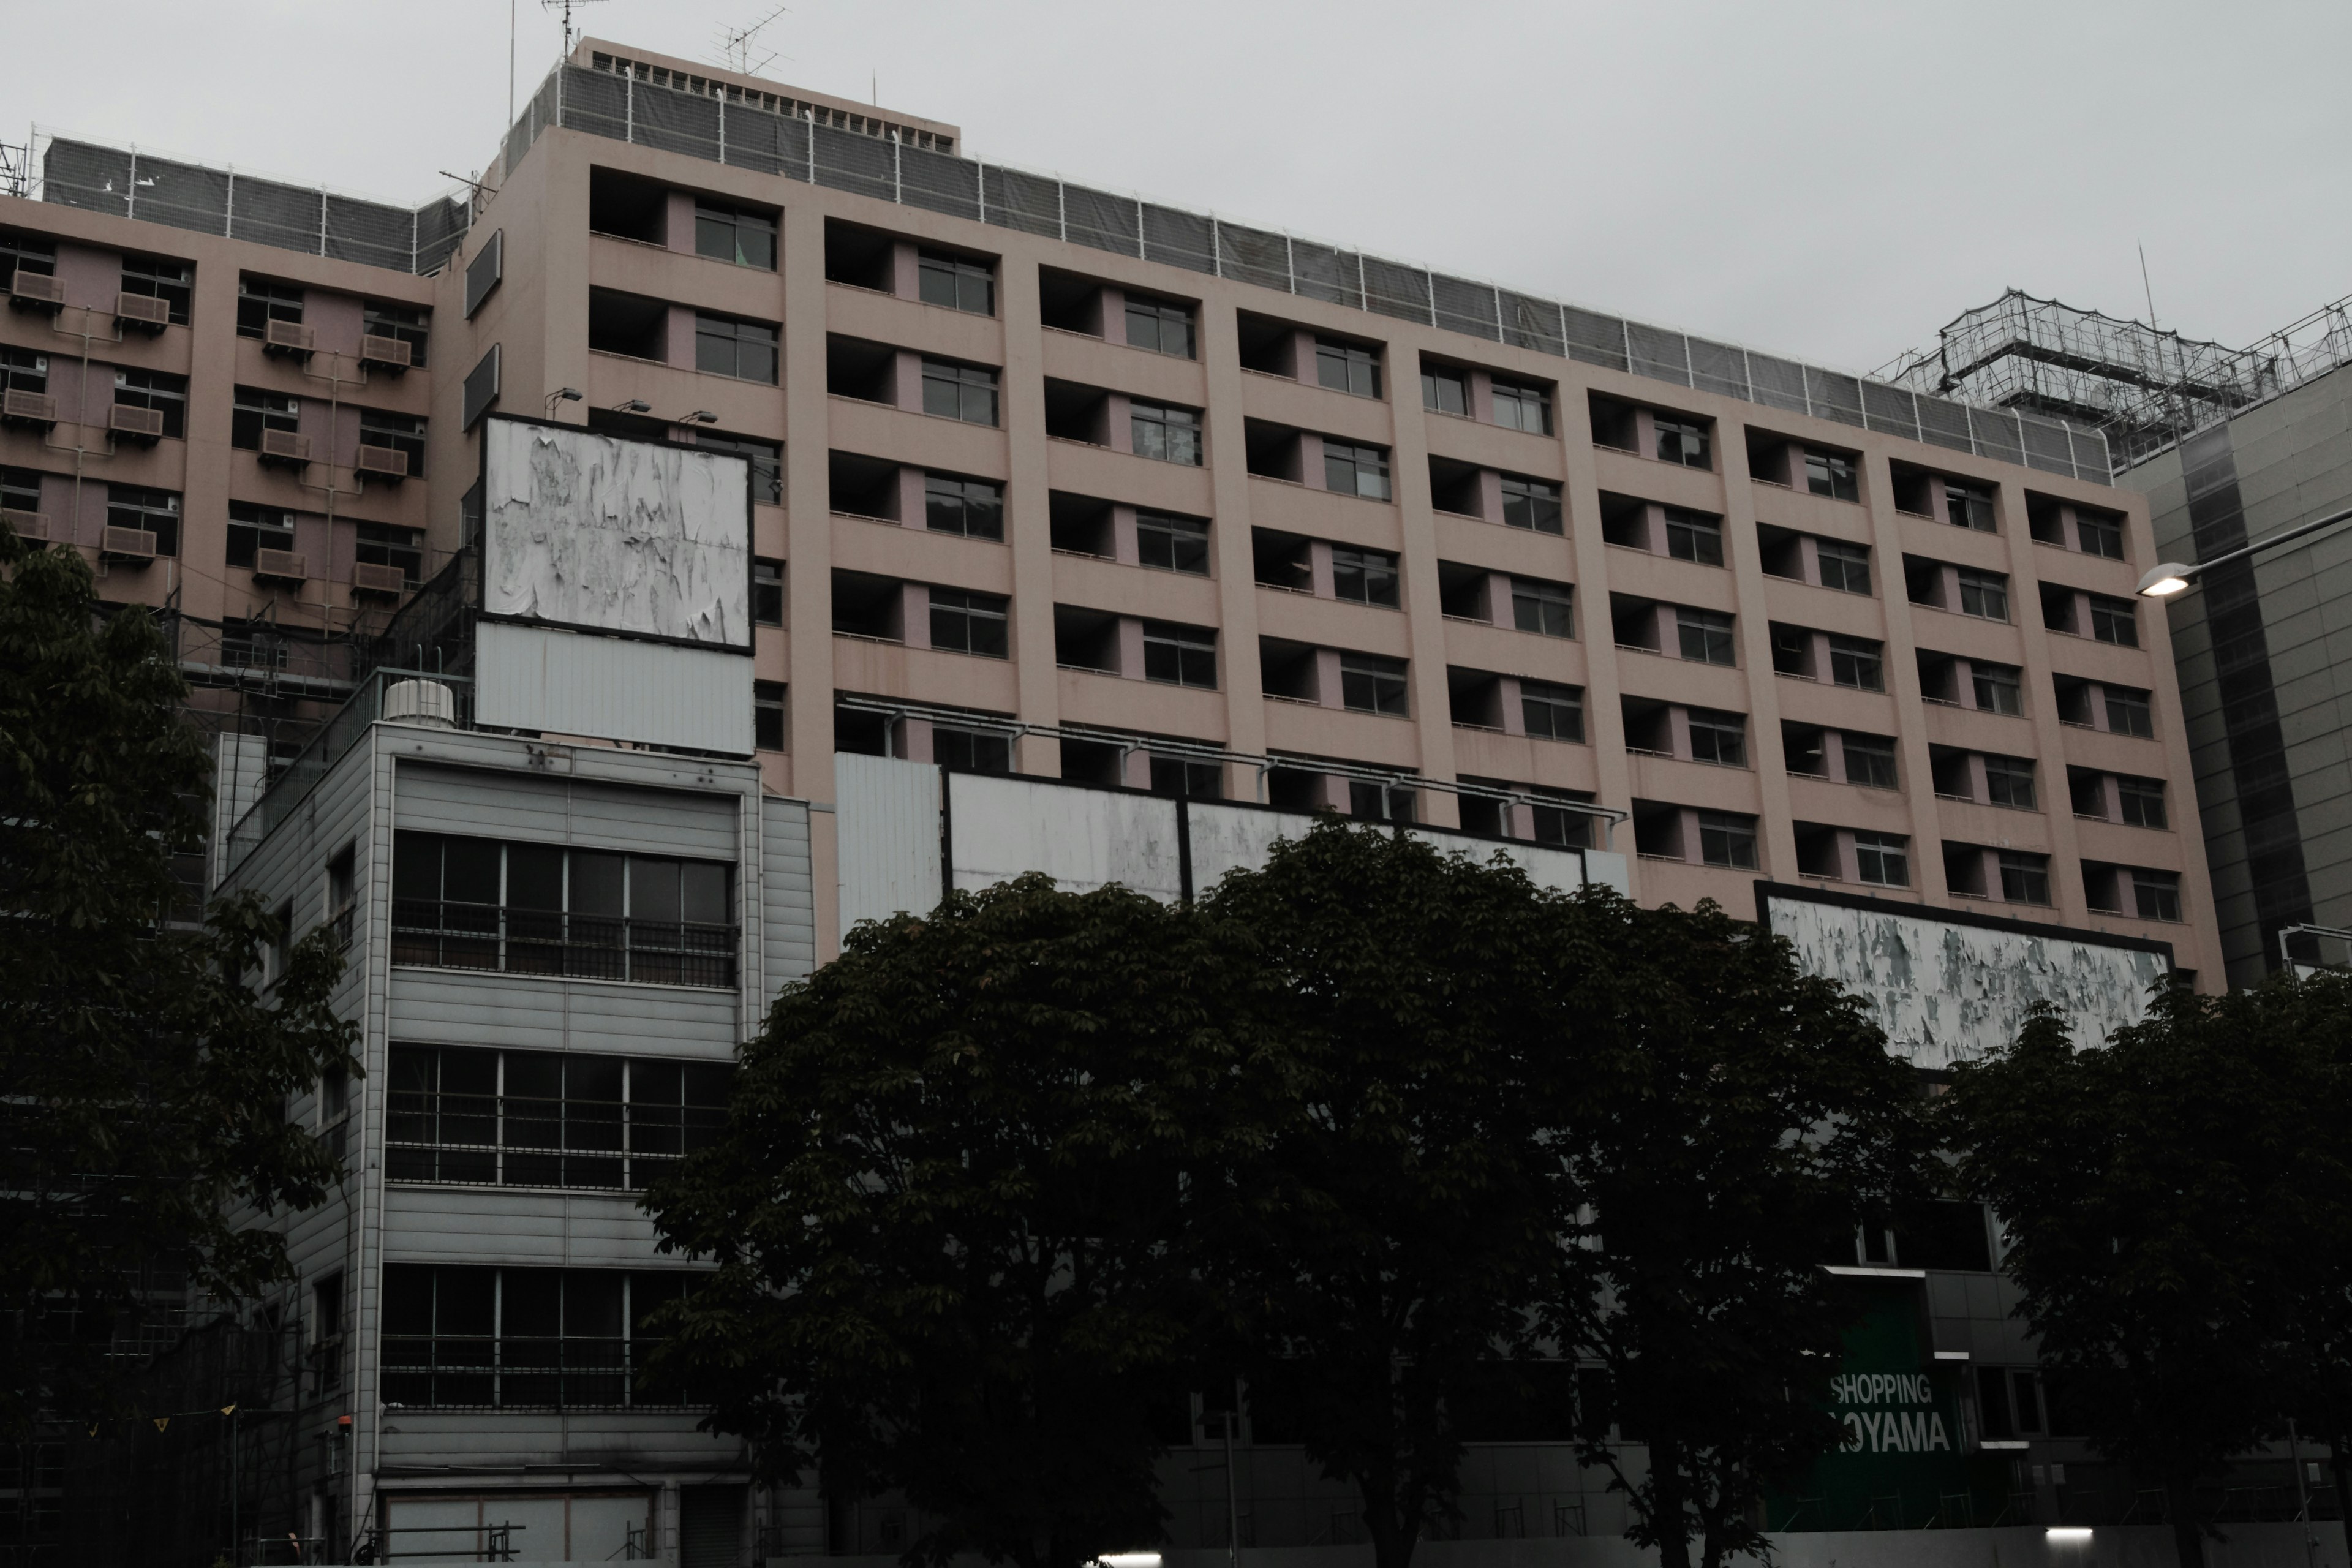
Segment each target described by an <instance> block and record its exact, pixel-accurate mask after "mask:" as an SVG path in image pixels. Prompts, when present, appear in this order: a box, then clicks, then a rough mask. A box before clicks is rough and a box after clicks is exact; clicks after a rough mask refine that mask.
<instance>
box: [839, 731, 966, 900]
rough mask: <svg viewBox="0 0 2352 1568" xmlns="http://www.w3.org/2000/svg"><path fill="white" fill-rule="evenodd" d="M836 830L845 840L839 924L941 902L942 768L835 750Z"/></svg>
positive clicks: (843, 842) (840, 838) (841, 844)
mask: <svg viewBox="0 0 2352 1568" xmlns="http://www.w3.org/2000/svg"><path fill="white" fill-rule="evenodd" d="M833 787H834V795H835V797H836V803H835V807H834V810H835V833H836V834H837V835H838V837H839V841H840V857H839V858H840V866H841V929H842V931H843V933H844V934H845V935H846V934H847V933H848V931H849V929H850V928H851V927H852V926H855V925H856V923H857V922H858V921H870V920H881V919H883V918H885V917H886V916H889V915H893V914H896V913H898V911H899V910H908V911H910V912H912V913H915V914H927V913H929V911H930V910H933V909H935V908H937V907H938V905H939V901H940V770H939V769H937V768H935V767H933V766H931V764H929V763H908V762H900V761H898V760H896V759H894V758H890V757H866V756H859V755H857V754H856V753H855V752H835V754H834V759H833Z"/></svg>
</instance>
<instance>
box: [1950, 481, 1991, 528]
mask: <svg viewBox="0 0 2352 1568" xmlns="http://www.w3.org/2000/svg"><path fill="white" fill-rule="evenodd" d="M1944 521H1946V522H1948V523H1950V524H1951V525H1952V526H1953V527H1954V528H1971V529H1974V530H1976V531H1978V532H1979V533H1990V532H1991V531H1993V530H1992V491H1991V489H1990V488H1988V487H1986V486H1984V485H1964V484H1962V483H1960V482H1959V481H1958V480H1957V479H1946V480H1945V481H1944Z"/></svg>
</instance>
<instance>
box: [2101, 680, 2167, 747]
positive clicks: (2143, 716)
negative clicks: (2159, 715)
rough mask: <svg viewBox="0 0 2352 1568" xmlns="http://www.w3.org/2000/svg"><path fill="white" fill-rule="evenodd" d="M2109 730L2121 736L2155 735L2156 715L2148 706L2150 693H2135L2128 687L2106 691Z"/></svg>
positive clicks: (2115, 687) (2116, 687)
mask: <svg viewBox="0 0 2352 1568" xmlns="http://www.w3.org/2000/svg"><path fill="white" fill-rule="evenodd" d="M2105 694H2106V700H2107V728H2108V729H2110V730H2113V731H2115V732H2116V733H2117V734H2119V735H2153V734H2155V733H2156V715H2155V711H2154V710H2153V709H2151V708H2150V707H2149V706H2148V693H2147V692H2145V691H2135V690H2133V689H2131V688H2130V687H2128V686H2110V687H2107V688H2106V689H2105Z"/></svg>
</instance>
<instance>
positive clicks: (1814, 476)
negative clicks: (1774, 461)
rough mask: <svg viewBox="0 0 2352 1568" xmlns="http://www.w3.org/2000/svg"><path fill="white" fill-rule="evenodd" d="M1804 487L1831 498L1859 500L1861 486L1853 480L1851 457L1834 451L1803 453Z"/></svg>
mask: <svg viewBox="0 0 2352 1568" xmlns="http://www.w3.org/2000/svg"><path fill="white" fill-rule="evenodd" d="M1805 489H1808V490H1811V492H1812V493H1813V494H1815V495H1817V496H1827V497H1829V498H1830V500H1861V499H1862V487H1861V486H1860V485H1859V484H1858V483H1856V482H1855V479H1854V472H1853V458H1842V457H1840V456H1838V454H1836V453H1835V452H1816V451H1812V450H1811V449H1810V448H1808V449H1807V451H1806V453H1805Z"/></svg>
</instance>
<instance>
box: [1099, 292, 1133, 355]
mask: <svg viewBox="0 0 2352 1568" xmlns="http://www.w3.org/2000/svg"><path fill="white" fill-rule="evenodd" d="M1095 332H1096V334H1097V336H1099V337H1100V338H1101V339H1102V340H1103V342H1107V343H1123V342H1127V290H1126V289H1121V288H1119V287H1118V285H1117V284H1106V285H1105V286H1104V287H1102V288H1100V289H1096V290H1095Z"/></svg>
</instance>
